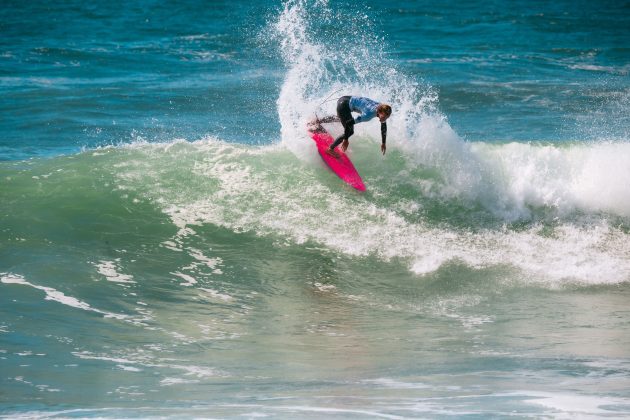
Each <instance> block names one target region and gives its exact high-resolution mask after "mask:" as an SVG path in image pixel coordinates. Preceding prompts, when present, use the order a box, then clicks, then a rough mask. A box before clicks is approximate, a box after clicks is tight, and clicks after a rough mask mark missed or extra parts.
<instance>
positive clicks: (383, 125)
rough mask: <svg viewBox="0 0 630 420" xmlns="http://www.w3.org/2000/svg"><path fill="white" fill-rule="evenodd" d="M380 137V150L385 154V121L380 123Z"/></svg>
mask: <svg viewBox="0 0 630 420" xmlns="http://www.w3.org/2000/svg"><path fill="white" fill-rule="evenodd" d="M381 139H382V143H381V152H382V153H383V154H385V150H387V146H386V144H385V143H386V140H387V123H385V122H382V123H381Z"/></svg>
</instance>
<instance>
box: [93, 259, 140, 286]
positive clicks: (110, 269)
mask: <svg viewBox="0 0 630 420" xmlns="http://www.w3.org/2000/svg"><path fill="white" fill-rule="evenodd" d="M119 264H120V258H117V259H116V260H115V261H107V260H101V261H99V262H98V263H95V264H94V265H95V266H96V268H97V270H98V272H99V274H102V275H103V276H104V277H105V278H106V279H107V281H111V282H114V283H135V281H133V276H132V275H130V274H123V273H120V272H119V270H120V268H119V267H118V266H119Z"/></svg>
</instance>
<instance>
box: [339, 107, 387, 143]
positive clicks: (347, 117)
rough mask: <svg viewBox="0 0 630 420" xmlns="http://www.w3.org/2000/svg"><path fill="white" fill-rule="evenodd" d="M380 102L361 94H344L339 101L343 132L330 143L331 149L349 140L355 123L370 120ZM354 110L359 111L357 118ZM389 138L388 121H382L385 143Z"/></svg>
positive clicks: (382, 133)
mask: <svg viewBox="0 0 630 420" xmlns="http://www.w3.org/2000/svg"><path fill="white" fill-rule="evenodd" d="M377 105H378V102H376V101H373V100H372V99H369V98H363V97H359V96H342V97H341V98H339V100H338V101H337V117H339V120H340V121H341V124H342V125H343V134H342V135H341V136H339V137H337V139H336V140H335V142H334V143H333V144H331V145H330V148H331V149H334V148H336V147H337V146H339V144H341V142H343V141H344V140H348V139H349V138H350V136H352V135H353V134H354V124H356V123H359V122H364V121H369V120H371V119H372V118H374V117H375V116H376V114H377ZM352 111H355V112H359V113H361V115H359V116H358V117H357V118H353V117H352ZM386 138H387V123H386V122H384V121H383V122H381V139H382V141H383V144H385V140H386Z"/></svg>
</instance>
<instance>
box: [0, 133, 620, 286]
mask: <svg viewBox="0 0 630 420" xmlns="http://www.w3.org/2000/svg"><path fill="white" fill-rule="evenodd" d="M358 137H359V139H358V140H357V141H356V144H354V145H353V150H352V153H353V158H354V160H355V163H356V166H357V167H358V168H359V171H360V172H361V173H362V175H363V177H364V180H365V181H366V185H367V186H368V191H367V192H366V193H365V194H358V193H356V192H355V191H353V190H351V189H350V188H347V187H345V186H344V185H343V184H342V183H341V181H339V180H338V179H337V178H336V177H335V176H334V174H332V173H331V172H330V171H329V170H328V169H327V168H326V167H324V165H323V164H322V163H321V162H318V161H317V160H316V161H315V162H314V163H312V162H310V161H300V160H298V159H295V156H294V155H293V154H292V153H291V152H290V151H289V150H288V149H287V148H286V147H284V146H283V145H281V144H279V145H274V146H266V147H254V146H247V145H240V144H229V143H225V142H222V141H220V140H217V139H211V138H208V139H205V140H203V141H197V142H193V143H190V142H186V141H183V140H179V141H173V142H172V143H162V144H149V143H136V144H131V145H125V146H118V147H107V148H102V149H98V150H92V151H86V152H83V153H81V154H79V155H74V156H66V157H59V158H55V159H50V160H41V161H31V162H29V163H28V164H25V163H10V164H7V163H3V164H2V165H0V168H1V170H0V173H1V175H2V178H4V179H6V180H7V185H8V186H9V188H8V189H7V190H5V192H4V193H3V195H5V200H3V204H2V210H3V213H4V214H12V215H16V216H14V217H9V218H7V229H6V230H7V231H9V232H17V231H22V232H23V233H22V234H9V236H10V238H11V239H10V240H15V241H19V240H20V238H21V239H24V240H32V238H29V237H25V236H26V235H28V234H29V233H24V224H25V223H31V224H33V222H32V221H31V222H28V221H29V220H41V219H42V218H43V217H45V218H46V223H45V224H46V226H47V227H46V229H48V230H50V229H53V227H51V226H50V224H51V223H53V222H54V225H55V226H63V227H64V228H67V229H71V230H72V229H77V230H80V229H81V223H82V220H84V219H86V218H88V219H89V218H90V217H91V216H90V215H92V217H94V218H96V219H102V220H101V221H100V222H98V223H96V222H95V224H96V225H97V226H100V224H101V223H103V224H104V225H103V226H101V227H99V228H97V230H98V229H102V232H100V231H99V232H96V233H95V235H102V234H105V232H109V233H108V234H110V235H114V232H119V231H124V232H127V234H128V235H131V238H130V239H129V241H128V242H129V243H130V244H134V243H135V244H136V245H137V246H144V245H140V244H141V243H142V242H143V241H144V239H142V238H140V237H139V238H135V239H134V238H133V232H134V228H133V226H132V225H133V224H134V223H138V221H139V220H144V221H145V222H146V223H155V224H158V223H162V222H160V221H159V220H160V219H159V217H158V216H159V215H160V214H162V215H164V216H166V217H167V218H168V220H169V224H170V225H171V226H172V227H173V229H174V231H175V233H174V234H173V235H172V236H171V237H165V238H162V239H160V242H161V246H162V247H166V248H170V249H176V250H177V249H178V248H181V247H180V245H181V244H182V243H184V242H186V241H192V243H193V245H194V243H195V241H196V240H202V239H201V238H198V234H197V232H196V230H198V229H202V227H203V226H218V227H221V228H224V229H227V230H228V231H230V232H232V234H233V235H235V236H234V240H236V241H238V240H239V239H238V238H239V235H241V234H243V233H244V232H249V233H252V234H255V235H256V236H259V237H262V238H266V240H269V241H271V243H275V242H276V241H281V242H283V243H287V244H291V246H298V247H303V246H306V247H310V246H313V245H315V246H317V247H318V248H320V249H321V250H322V252H326V253H328V252H330V253H333V254H342V255H345V256H348V257H353V258H365V257H369V258H377V259H378V260H381V261H392V262H395V261H396V262H398V263H400V264H403V266H405V267H406V268H407V269H408V270H409V271H411V272H413V273H416V274H420V275H427V274H430V273H434V272H437V271H439V270H440V269H442V268H444V267H448V266H449V265H450V264H463V265H464V266H467V267H469V268H471V269H474V270H476V269H484V268H489V267H505V268H507V269H508V270H510V271H513V273H512V274H511V275H510V277H514V276H516V278H527V279H528V281H534V282H536V283H540V284H551V285H556V286H557V285H562V284H565V283H567V282H568V283H574V282H578V283H585V284H609V283H620V282H626V281H628V280H630V258H628V256H629V255H630V245H628V244H630V241H628V235H629V229H628V228H629V226H628V222H629V220H630V201H629V200H630V199H629V194H628V193H627V185H626V182H625V180H626V179H628V178H627V177H628V175H630V174H628V170H629V169H628V168H627V166H625V165H623V159H622V157H623V156H624V155H627V154H628V153H629V152H630V145H629V144H625V143H621V144H591V145H584V144H577V145H571V146H564V147H557V146H551V145H535V144H518V143H511V144H504V145H497V144H483V143H481V144H465V143H464V144H461V143H458V142H453V143H452V144H451V148H450V149H448V148H447V149H444V148H440V149H438V150H433V149H430V146H429V144H430V143H428V142H427V143H425V144H427V147H428V150H427V152H426V153H420V154H415V152H416V150H415V149H414V150H412V151H411V152H407V151H405V150H404V149H402V148H395V149H393V150H392V151H391V153H390V154H388V157H387V159H382V158H381V156H380V155H379V154H378V153H377V151H376V149H377V146H378V143H377V142H375V141H374V140H373V139H371V138H369V137H360V136H358ZM427 162H428V163H427ZM24 165H26V166H24ZM18 166H24V167H23V168H21V169H20V170H17V171H16V167H18ZM7 169H10V170H7ZM624 175H625V176H624ZM33 203H39V205H37V206H34V204H33ZM44 207H45V210H44ZM138 213H140V215H138ZM42 214H45V215H46V216H42ZM125 214H127V216H125ZM17 215H19V216H17ZM130 215H134V216H133V217H132V216H130ZM151 220H152V222H148V221H151ZM55 229H59V228H55ZM27 232H28V229H27ZM30 234H31V235H35V233H33V232H31V233H30ZM40 234H41V232H40ZM57 234H59V235H62V234H63V233H62V232H57ZM130 246H132V245H130ZM197 248H199V247H197ZM180 251H181V249H180ZM261 252H262V255H261V256H260V258H262V259H264V258H266V257H265V256H264V255H265V252H263V251H261ZM268 252H273V251H272V250H269V251H268ZM196 260H198V259H196ZM206 262H207V261H206ZM106 263H107V262H105V263H103V262H98V261H97V262H95V264H97V266H98V267H99V270H101V271H102V270H105V269H106V268H108V267H110V266H111V264H114V263H107V264H109V265H107V264H106ZM217 264H218V263H217V262H216V261H215V265H217ZM206 265H207V264H206ZM103 267H104V268H103ZM110 268H111V267H110ZM214 269H218V270H221V267H220V264H218V265H217V266H216V267H214ZM109 271H111V270H109ZM514 273H516V274H514ZM519 273H520V274H519ZM180 274H181V275H180V276H179V277H181V278H182V279H184V280H185V281H187V282H190V278H187V277H185V276H186V273H183V272H180ZM125 278H126V277H125Z"/></svg>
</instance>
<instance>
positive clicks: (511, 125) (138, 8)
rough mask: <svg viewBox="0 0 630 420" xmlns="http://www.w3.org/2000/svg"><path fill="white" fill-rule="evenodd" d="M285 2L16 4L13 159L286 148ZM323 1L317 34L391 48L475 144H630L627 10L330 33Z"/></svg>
mask: <svg viewBox="0 0 630 420" xmlns="http://www.w3.org/2000/svg"><path fill="white" fill-rule="evenodd" d="M307 7H308V6H307ZM281 8H282V5H281V4H279V3H277V2H276V3H274V2H255V3H252V2H227V1H225V2H224V1H213V2H209V3H203V2H197V1H184V2H177V3H173V4H170V3H163V2H156V3H151V2H131V3H129V2H111V3H106V4H105V3H103V4H100V3H93V4H86V3H84V2H62V3H50V2H29V3H28V4H25V3H23V2H11V1H9V2H4V3H3V7H2V9H1V10H0V14H1V15H0V18H1V19H0V25H1V26H0V30H1V31H2V38H1V39H0V51H1V54H0V82H1V85H0V88H1V89H2V96H1V99H0V109H1V112H2V115H3V118H2V121H1V123H0V124H1V125H0V132H1V133H2V138H1V139H0V141H1V142H2V143H1V144H0V147H1V148H2V149H1V155H0V157H1V158H2V159H4V160H6V159H10V160H11V159H21V158H25V157H30V156H38V155H42V154H45V155H56V154H59V153H65V152H68V150H77V148H80V147H93V146H95V145H104V144H118V143H121V142H130V141H133V140H134V139H137V138H138V137H142V138H143V139H146V140H148V141H155V140H161V141H168V140H170V139H172V138H175V137H177V138H185V139H188V140H195V139H199V138H202V137H203V136H205V135H213V136H216V137H218V138H220V139H223V140H226V141H234V142H240V143H246V144H261V143H262V144H268V143H273V142H278V141H279V140H280V130H279V119H278V113H277V109H276V106H275V102H276V100H277V98H278V93H279V90H280V88H281V85H282V83H283V79H284V74H285V72H286V70H285V68H286V66H287V63H285V62H283V60H282V59H281V57H280V56H279V52H278V50H277V48H274V46H273V45H271V44H269V43H267V42H265V41H266V40H268V39H269V38H272V37H273V34H270V33H269V32H270V29H269V23H270V22H271V21H272V20H273V18H274V15H277V13H279V12H280V10H281ZM311 8H312V9H313V13H312V15H310V16H309V18H308V19H309V22H310V23H311V24H312V25H313V26H315V27H316V31H315V32H316V33H318V35H319V36H320V38H319V39H315V40H314V41H316V42H318V43H322V44H327V43H328V45H334V46H335V47H338V49H341V51H346V52H347V51H349V50H351V49H355V48H358V49H367V50H370V49H371V50H376V49H382V51H379V52H378V53H376V52H374V54H373V56H370V59H372V60H374V61H381V60H385V61H390V62H388V63H385V64H383V66H384V67H389V66H395V67H396V68H397V69H398V70H400V71H401V72H402V73H404V74H405V75H407V76H408V77H409V78H410V79H411V80H414V81H416V82H418V83H423V84H426V85H428V86H431V87H432V88H433V89H434V90H435V91H436V92H437V93H438V95H439V107H440V110H441V111H442V113H443V114H444V115H445V116H446V117H447V118H448V119H449V122H450V123H451V125H452V127H453V128H454V129H455V130H456V131H457V133H458V134H459V135H460V136H462V137H464V138H466V139H469V140H475V141H496V140H519V141H529V140H549V141H565V140H567V139H570V140H586V139H589V140H590V139H608V138H615V139H619V138H621V139H624V138H627V134H628V132H627V130H628V124H629V123H628V112H627V111H628V101H629V100H628V77H629V72H630V64H629V58H628V57H629V56H630V51H629V47H628V45H629V43H628V39H629V38H630V29H628V28H629V27H630V25H629V19H630V17H629V15H630V11H629V10H630V5H629V3H628V2H618V1H610V2H596V3H594V2H588V1H584V2H578V3H574V2H554V3H553V4H549V3H548V2H531V1H522V2H511V3H510V5H509V6H508V5H506V4H505V3H503V2H470V3H467V4H465V5H461V4H458V3H453V2H448V1H445V2H426V1H410V2H404V4H402V5H398V4H392V5H388V4H386V3H383V2H369V1H367V2H359V3H357V2H351V3H348V2H336V1H331V2H329V6H328V9H329V10H330V11H333V13H341V14H342V15H341V16H336V17H333V18H329V19H328V21H326V22H322V24H321V25H319V27H318V13H319V12H318V11H317V10H316V9H317V7H316V6H312V7H311ZM320 18H321V16H320ZM320 20H321V19H320ZM366 36H369V37H370V38H374V39H376V40H380V41H378V42H377V41H372V42H369V43H366V42H364V40H365V38H366ZM368 56H369V54H368ZM343 58H344V57H343V54H340V57H339V59H340V60H343ZM375 65H378V63H375ZM385 83H386V82H385ZM359 93H360V92H359Z"/></svg>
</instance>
